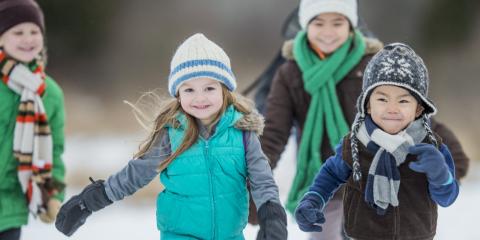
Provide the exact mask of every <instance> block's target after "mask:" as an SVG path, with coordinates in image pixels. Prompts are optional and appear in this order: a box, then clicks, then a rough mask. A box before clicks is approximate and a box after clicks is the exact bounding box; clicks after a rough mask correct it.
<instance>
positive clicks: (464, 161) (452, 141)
mask: <svg viewBox="0 0 480 240" xmlns="http://www.w3.org/2000/svg"><path fill="white" fill-rule="evenodd" d="M432 130H433V131H434V132H435V133H437V134H438V135H439V136H440V137H441V138H442V141H443V143H445V145H447V147H448V149H449V150H450V153H451V154H452V157H453V161H454V163H455V176H456V178H457V179H458V180H460V179H462V178H463V177H465V175H466V174H467V171H468V166H469V162H470V159H469V158H468V157H467V155H466V154H465V152H464V151H463V149H462V145H461V144H460V141H459V140H458V138H457V136H455V134H454V133H453V131H452V130H451V129H449V128H448V127H447V126H445V125H444V124H442V123H440V122H438V121H435V119H433V118H432Z"/></svg>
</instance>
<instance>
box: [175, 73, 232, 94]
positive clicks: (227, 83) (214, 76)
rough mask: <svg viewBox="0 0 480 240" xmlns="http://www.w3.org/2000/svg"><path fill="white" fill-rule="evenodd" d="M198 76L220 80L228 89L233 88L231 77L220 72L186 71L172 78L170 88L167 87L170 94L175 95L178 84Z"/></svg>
mask: <svg viewBox="0 0 480 240" xmlns="http://www.w3.org/2000/svg"><path fill="white" fill-rule="evenodd" d="M199 77H208V78H212V79H215V80H218V81H220V82H222V83H223V84H225V86H226V87H227V89H228V90H230V91H233V90H235V86H234V85H233V83H232V80H233V79H231V78H228V77H226V76H224V75H222V74H218V73H216V72H212V71H198V72H192V73H188V74H185V75H183V76H181V77H179V78H177V79H174V80H173V85H172V88H171V89H169V90H170V95H172V96H175V93H176V92H177V86H179V85H180V84H181V83H182V82H185V81H188V80H190V79H193V78H199Z"/></svg>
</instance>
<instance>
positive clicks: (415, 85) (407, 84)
mask: <svg viewBox="0 0 480 240" xmlns="http://www.w3.org/2000/svg"><path fill="white" fill-rule="evenodd" d="M381 85H394V86H399V87H403V88H405V89H407V90H408V91H409V92H410V93H411V94H412V95H414V97H415V98H416V99H418V100H419V103H420V104H422V106H423V107H424V108H425V110H424V111H423V113H422V118H423V123H424V124H423V125H424V126H425V128H426V130H427V133H428V137H429V138H430V140H431V141H432V142H434V143H436V139H435V137H434V135H433V133H432V131H431V129H430V126H429V118H430V117H431V116H433V115H435V114H436V113H437V108H436V107H435V105H434V104H433V102H432V101H431V100H430V99H429V98H428V85H429V78H428V71H427V67H426V66H425V64H424V63H423V60H422V58H420V56H418V55H417V54H416V53H415V52H414V51H413V49H412V48H410V47H409V46H408V45H406V44H404V43H391V44H388V45H386V46H385V47H384V48H383V49H382V50H381V51H379V52H378V53H377V54H375V56H373V58H372V59H371V60H370V62H369V63H368V65H367V67H366V68H365V74H364V75H363V85H362V93H361V94H360V96H359V97H358V99H357V111H358V112H357V115H356V117H355V121H354V122H353V124H352V131H351V135H350V140H351V144H352V158H353V178H354V180H355V181H358V180H360V178H361V173H360V164H359V162H358V139H357V137H356V134H357V132H358V129H359V128H360V126H361V124H362V122H363V121H364V119H365V115H366V113H367V102H368V98H369V97H370V94H371V93H372V91H373V90H374V89H375V88H376V87H378V86H381Z"/></svg>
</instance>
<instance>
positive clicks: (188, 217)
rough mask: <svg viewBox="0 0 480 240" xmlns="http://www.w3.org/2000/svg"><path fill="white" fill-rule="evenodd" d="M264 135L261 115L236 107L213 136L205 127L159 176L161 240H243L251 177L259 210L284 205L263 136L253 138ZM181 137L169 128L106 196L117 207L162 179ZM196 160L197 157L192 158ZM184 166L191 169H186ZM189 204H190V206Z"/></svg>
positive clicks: (108, 186)
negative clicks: (118, 202)
mask: <svg viewBox="0 0 480 240" xmlns="http://www.w3.org/2000/svg"><path fill="white" fill-rule="evenodd" d="M199 125H200V124H199ZM262 129H263V120H262V119H261V118H260V116H259V115H257V114H253V113H252V114H247V115H243V114H240V113H239V112H237V111H235V110H233V107H229V108H228V111H227V112H226V114H225V116H224V117H223V118H222V120H221V121H220V122H219V123H218V125H217V126H216V127H215V129H214V130H213V135H212V136H210V137H208V132H206V128H205V127H204V126H201V125H200V136H202V137H200V138H199V140H198V141H197V143H196V144H195V145H194V146H193V147H192V148H190V149H188V150H187V151H186V152H184V153H183V154H181V155H180V156H179V157H178V158H176V159H175V160H174V161H173V162H172V163H171V164H170V165H169V166H168V167H167V168H166V169H165V170H164V171H163V172H162V173H161V175H160V176H161V182H162V184H163V185H164V186H165V190H164V191H163V192H162V193H160V194H159V196H158V200H157V203H158V206H157V223H158V228H159V229H160V231H161V236H162V239H178V238H180V239H182V238H181V236H180V235H179V234H182V233H183V234H187V235H188V234H190V235H191V236H197V237H198V238H201V239H243V234H242V231H243V229H244V227H245V225H246V217H247V205H246V204H247V201H248V197H247V195H246V186H245V182H246V178H247V177H248V179H249V181H250V183H251V187H252V196H253V200H254V201H255V203H256V204H257V206H261V205H262V204H263V203H265V202H267V201H273V202H277V203H280V200H279V198H278V188H277V186H276V184H275V182H274V180H273V176H272V172H271V169H270V166H269V164H268V161H267V159H266V157H265V155H264V154H263V152H262V150H261V147H260V142H259V140H258V136H257V135H256V134H255V133H254V132H252V130H254V131H255V132H257V133H259V132H261V130H262ZM242 131H245V132H242ZM181 136H183V130H182V128H179V129H174V128H170V129H169V131H168V133H167V134H164V135H163V136H161V137H160V138H158V139H157V142H155V143H154V146H153V147H152V148H151V149H150V150H149V151H148V152H147V154H146V155H145V156H143V157H142V158H141V159H138V160H131V161H130V162H129V164H128V166H126V167H125V168H124V169H123V170H121V171H120V172H119V173H117V174H115V175H112V176H111V177H109V178H108V179H107V181H106V182H105V190H106V193H107V196H108V197H109V198H110V199H111V200H112V201H116V200H120V199H123V197H125V196H128V195H131V194H133V193H134V192H135V191H136V190H138V189H139V188H141V187H143V186H144V185H146V184H148V183H149V182H150V181H151V180H152V179H153V178H154V177H155V176H156V175H157V174H158V172H157V171H156V168H157V166H158V165H159V164H160V163H161V162H162V161H163V160H165V159H166V158H167V157H168V156H169V155H170V154H171V152H172V151H171V149H175V147H177V146H178V144H179V142H178V140H179V138H180V137H181ZM205 144H208V148H205ZM222 152H223V153H222ZM217 153H218V154H217ZM204 154H207V156H208V157H205V156H204ZM192 155H195V157H194V158H191V156H192ZM214 160H215V161H214ZM185 162H191V163H189V164H186V165H185V164H184V163H185ZM207 163H209V164H207ZM192 172H196V173H198V174H190V173H192ZM179 173H180V174H179ZM199 185H202V186H199ZM229 192H230V194H229ZM210 194H211V195H210ZM210 196H211V197H210ZM187 198H188V199H189V201H185V199H187ZM200 200H202V201H200ZM192 211H201V213H198V212H197V213H195V212H192ZM212 221H214V222H212Z"/></svg>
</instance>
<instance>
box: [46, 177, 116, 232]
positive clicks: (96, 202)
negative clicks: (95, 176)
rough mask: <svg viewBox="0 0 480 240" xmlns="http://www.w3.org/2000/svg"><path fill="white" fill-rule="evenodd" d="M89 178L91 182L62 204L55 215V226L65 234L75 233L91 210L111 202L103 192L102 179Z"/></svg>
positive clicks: (96, 209) (98, 208)
mask: <svg viewBox="0 0 480 240" xmlns="http://www.w3.org/2000/svg"><path fill="white" fill-rule="evenodd" d="M90 180H91V181H92V183H91V184H90V185H88V186H87V187H85V189H83V191H82V192H81V193H80V194H78V195H75V196H73V197H72V198H70V200H68V201H67V202H66V203H65V204H63V206H62V207H61V208H60V211H59V213H58V215H57V220H56V221H55V227H56V228H57V229H58V231H60V232H62V233H63V234H65V235H67V236H71V235H72V234H73V233H75V231H77V229H78V228H79V227H81V226H82V225H83V224H84V223H85V221H86V220H87V217H88V216H90V215H91V214H92V212H94V211H98V210H100V209H102V208H104V207H106V206H108V205H110V204H112V201H111V200H110V199H109V198H108V197H107V194H106V193H105V187H104V185H103V180H97V181H93V180H92V179H91V178H90Z"/></svg>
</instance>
